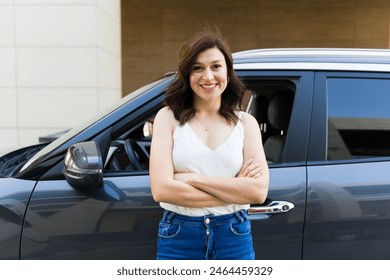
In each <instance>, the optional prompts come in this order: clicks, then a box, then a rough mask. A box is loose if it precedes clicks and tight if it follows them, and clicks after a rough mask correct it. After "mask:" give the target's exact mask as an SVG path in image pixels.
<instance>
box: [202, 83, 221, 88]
mask: <svg viewBox="0 0 390 280" xmlns="http://www.w3.org/2000/svg"><path fill="white" fill-rule="evenodd" d="M200 86H201V87H202V88H204V89H212V88H215V87H216V86H217V84H203V85H200Z"/></svg>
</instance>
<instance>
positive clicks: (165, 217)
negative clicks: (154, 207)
mask: <svg viewBox="0 0 390 280" xmlns="http://www.w3.org/2000/svg"><path fill="white" fill-rule="evenodd" d="M173 217H175V213H174V212H172V211H168V210H165V211H164V214H163V221H164V222H166V223H170V222H171V221H172V219H173Z"/></svg>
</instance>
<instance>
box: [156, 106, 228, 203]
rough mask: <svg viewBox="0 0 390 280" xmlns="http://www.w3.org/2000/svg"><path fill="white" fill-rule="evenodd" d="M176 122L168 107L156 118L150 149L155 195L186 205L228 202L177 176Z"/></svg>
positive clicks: (160, 198)
mask: <svg viewBox="0 0 390 280" xmlns="http://www.w3.org/2000/svg"><path fill="white" fill-rule="evenodd" d="M176 125H177V121H176V120H175V118H174V116H173V113H172V111H171V110H170V109H168V108H163V109H162V110H160V111H159V113H158V114H157V115H156V118H155V120H154V125H153V138H152V144H151V151H150V183H151V189H152V195H153V199H154V200H155V201H157V202H166V203H172V204H175V205H180V206H186V207H212V206H220V205H226V204H227V202H225V201H223V200H221V199H220V198H217V197H216V196H214V195H212V194H210V193H208V192H206V191H203V190H201V189H199V188H195V187H193V186H191V185H189V184H187V183H185V182H182V181H179V180H175V178H174V168H173V163H172V147H173V131H174V128H175V126H176Z"/></svg>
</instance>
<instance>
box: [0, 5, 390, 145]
mask: <svg viewBox="0 0 390 280" xmlns="http://www.w3.org/2000/svg"><path fill="white" fill-rule="evenodd" d="M206 26H216V27H218V28H219V30H220V31H221V32H222V34H223V36H224V37H225V38H226V39H227V41H228V43H229V45H230V46H231V49H232V51H240V50H245V49H254V48H279V47H341V48H386V49H387V48H389V46H390V37H389V34H390V0H344V1H339V0H275V1H269V0H243V1H237V0H214V1H209V0H197V1H186V0H142V1H140V0H122V1H120V0H0V136H1V137H0V149H1V148H7V147H14V146H24V145H28V144H34V143H37V142H38V138H39V137H40V136H44V135H47V134H51V133H56V132H58V131H62V130H65V129H68V128H71V127H74V126H77V125H78V124H79V123H80V122H84V120H86V119H87V118H88V117H90V116H92V115H95V114H96V113H98V112H99V111H101V110H103V109H104V108H106V107H107V106H109V105H110V104H112V103H114V102H115V101H117V100H118V99H120V98H121V97H122V96H124V95H126V94H128V93H129V92H131V91H133V90H135V89H137V88H138V87H140V86H142V85H144V84H145V83H148V82H150V81H151V80H153V79H155V78H157V77H159V76H160V75H162V74H163V73H164V72H168V71H172V70H175V69H176V67H177V61H178V57H177V55H178V51H179V49H180V47H181V46H182V45H183V43H184V42H185V41H186V40H187V39H188V38H190V37H191V36H192V35H193V34H195V33H196V32H198V31H201V30H203V29H204V28H205V27H206Z"/></svg>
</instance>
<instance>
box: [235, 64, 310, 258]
mask: <svg viewBox="0 0 390 280" xmlns="http://www.w3.org/2000/svg"><path fill="white" fill-rule="evenodd" d="M238 74H239V75H240V76H241V77H242V79H243V80H244V82H245V84H246V86H247V88H248V89H249V91H250V92H251V94H252V95H255V96H256V98H252V102H250V101H249V102H248V112H250V113H251V114H253V115H254V116H255V117H256V118H257V120H258V123H259V125H260V128H261V132H262V137H263V142H264V149H265V152H266V156H267V159H268V158H269V159H268V161H269V169H270V186H269V193H268V198H267V201H266V202H265V203H264V204H263V205H252V206H251V209H250V212H249V213H250V217H251V220H252V234H253V239H254V246H255V251H256V258H257V259H301V257H302V238H303V230H304V218H305V206H306V176H307V174H306V152H307V147H308V136H309V123H310V113H311V104H312V102H311V98H312V92H313V73H312V72H298V71H294V72H290V71H270V72H267V71H264V72H263V71H239V72H238ZM291 92H293V100H292V101H291V102H292V104H291V106H292V108H290V110H291V113H289V115H290V119H289V122H288V124H287V125H288V127H283V131H280V130H279V129H280V128H281V127H279V129H278V127H276V126H277V125H276V124H273V123H277V122H279V124H280V123H281V122H282V119H283V116H284V115H285V114H286V112H285V111H286V109H285V107H284V106H282V107H278V106H277V104H280V105H282V104H281V103H283V102H284V101H282V102H278V101H275V97H277V96H279V95H282V96H283V95H285V94H291ZM264 96H265V98H263V97H264ZM277 100H278V99H277ZM262 101H263V102H265V103H267V104H266V105H261V102H262ZM255 103H257V108H256V106H254V104H255ZM264 111H265V112H264ZM279 114H282V116H281V117H279ZM270 118H275V120H274V121H273V120H271V119H270ZM279 118H281V119H279ZM283 121H284V120H283ZM281 136H284V137H285V138H284V140H283V141H284V144H283V145H284V147H282V152H281V154H278V153H277V152H275V149H276V148H277V149H279V148H280V147H279V146H278V144H276V145H274V144H272V143H271V144H269V143H270V142H273V143H279V139H280V138H281ZM274 138H275V139H276V140H275V139H274ZM273 140H275V141H273ZM275 155H276V156H275ZM276 158H277V159H276Z"/></svg>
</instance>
